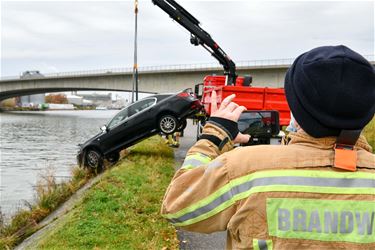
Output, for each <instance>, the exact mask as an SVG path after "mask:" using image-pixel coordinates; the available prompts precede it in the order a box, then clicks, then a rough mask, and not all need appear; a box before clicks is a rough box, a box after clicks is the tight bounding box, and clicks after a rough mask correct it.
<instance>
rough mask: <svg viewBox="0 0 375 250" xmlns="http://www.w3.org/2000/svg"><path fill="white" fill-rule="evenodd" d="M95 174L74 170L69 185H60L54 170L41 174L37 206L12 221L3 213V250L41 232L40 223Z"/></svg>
mask: <svg viewBox="0 0 375 250" xmlns="http://www.w3.org/2000/svg"><path fill="white" fill-rule="evenodd" d="M91 177H92V174H90V173H89V172H88V171H85V170H83V169H81V168H78V167H74V168H73V169H72V178H71V180H70V181H68V182H63V183H58V182H57V181H56V178H55V177H54V171H52V170H51V169H48V170H47V171H46V173H43V174H41V175H40V178H39V180H38V182H37V184H36V188H35V191H36V193H35V203H34V204H28V208H27V209H26V208H22V209H20V210H19V211H18V212H16V213H15V214H14V215H13V216H12V217H11V218H10V220H9V222H6V221H7V220H6V219H5V218H4V216H3V215H2V214H1V211H0V249H11V248H13V247H14V246H15V245H16V244H18V243H19V242H21V241H22V240H23V239H25V238H26V237H28V236H29V235H31V234H32V233H34V232H35V231H37V230H38V223H39V222H40V221H42V220H43V219H44V218H45V217H46V216H48V215H49V214H50V213H51V212H52V211H54V210H55V209H56V208H57V207H58V206H59V205H60V204H62V203H63V202H64V201H66V200H67V199H68V198H69V197H70V196H71V195H72V194H73V193H75V192H76V191H77V190H78V189H79V188H80V187H82V186H83V185H84V184H85V183H86V182H87V181H88V180H89V179H90V178H91Z"/></svg>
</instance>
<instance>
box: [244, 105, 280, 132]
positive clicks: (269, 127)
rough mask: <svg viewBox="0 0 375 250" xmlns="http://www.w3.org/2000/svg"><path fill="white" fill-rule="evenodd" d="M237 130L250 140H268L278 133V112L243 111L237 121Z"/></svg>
mask: <svg viewBox="0 0 375 250" xmlns="http://www.w3.org/2000/svg"><path fill="white" fill-rule="evenodd" d="M238 129H239V131H240V132H241V133H242V134H249V135H251V137H252V138H265V139H267V138H268V139H269V138H271V137H273V136H276V135H278V134H279V132H280V122H279V112H278V111H275V110H267V111H259V110H247V111H244V112H243V113H242V114H241V116H240V118H239V120H238Z"/></svg>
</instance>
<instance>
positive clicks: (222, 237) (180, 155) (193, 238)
mask: <svg viewBox="0 0 375 250" xmlns="http://www.w3.org/2000/svg"><path fill="white" fill-rule="evenodd" d="M196 129H197V127H196V125H193V124H192V122H191V120H188V126H187V127H186V129H185V131H184V137H181V139H180V144H181V145H180V147H179V148H178V149H176V150H175V152H174V154H175V159H176V161H177V162H178V163H177V166H176V168H179V167H180V166H181V165H182V162H183V161H184V158H185V155H186V152H187V151H188V150H189V148H190V147H191V146H192V145H193V144H194V143H195V142H196V134H197V131H196ZM177 236H178V239H179V240H180V249H182V250H185V249H186V250H187V249H194V250H210V249H214V250H216V249H217V250H219V249H225V245H226V232H219V233H212V234H200V233H191V232H186V231H183V230H178V231H177Z"/></svg>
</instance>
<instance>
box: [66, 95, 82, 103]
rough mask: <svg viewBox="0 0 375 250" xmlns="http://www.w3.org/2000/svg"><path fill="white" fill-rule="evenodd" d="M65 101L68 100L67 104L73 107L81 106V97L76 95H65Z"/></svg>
mask: <svg viewBox="0 0 375 250" xmlns="http://www.w3.org/2000/svg"><path fill="white" fill-rule="evenodd" d="M66 99H68V103H70V104H74V105H83V97H82V96H77V95H67V96H66Z"/></svg>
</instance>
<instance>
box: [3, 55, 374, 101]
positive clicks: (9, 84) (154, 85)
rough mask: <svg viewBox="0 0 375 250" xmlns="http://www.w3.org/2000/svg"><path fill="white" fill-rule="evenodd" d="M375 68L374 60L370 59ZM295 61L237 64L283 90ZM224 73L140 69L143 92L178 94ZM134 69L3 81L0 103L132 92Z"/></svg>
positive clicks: (256, 82) (201, 67)
mask: <svg viewBox="0 0 375 250" xmlns="http://www.w3.org/2000/svg"><path fill="white" fill-rule="evenodd" d="M366 57H367V59H368V60H369V61H371V62H372V64H373V65H375V60H374V56H366ZM292 62H293V59H280V60H259V61H246V62H239V63H237V73H238V75H240V76H243V75H252V76H253V86H268V87H283V82H284V77H285V73H286V71H287V69H288V68H289V66H290V65H291V63H292ZM222 73H223V71H222V67H220V66H219V65H217V64H193V65H169V66H156V67H143V68H140V69H139V91H141V92H145V93H162V92H176V91H179V90H182V89H185V88H189V87H192V88H193V87H194V85H195V84H197V83H201V82H202V81H203V78H204V76H207V75H212V74H217V75H221V74H222ZM132 84H133V77H132V69H131V68H127V69H109V70H96V71H85V72H65V73H54V74H45V75H43V76H39V77H33V78H28V79H27V78H24V79H22V78H20V77H7V78H3V79H1V80H0V100H4V99H7V98H11V97H15V96H22V95H30V94H37V93H48V92H62V91H73V90H106V91H131V90H132Z"/></svg>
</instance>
